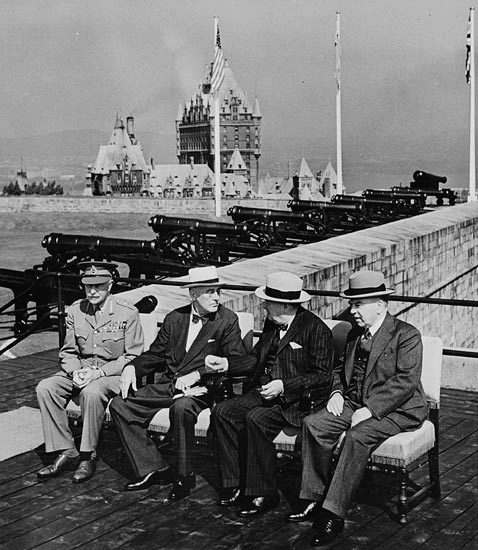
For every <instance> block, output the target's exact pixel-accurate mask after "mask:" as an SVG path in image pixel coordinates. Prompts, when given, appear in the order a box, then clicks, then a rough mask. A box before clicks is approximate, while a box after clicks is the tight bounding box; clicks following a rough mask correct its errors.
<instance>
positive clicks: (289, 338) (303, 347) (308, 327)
mask: <svg viewBox="0 0 478 550" xmlns="http://www.w3.org/2000/svg"><path fill="white" fill-rule="evenodd" d="M275 327H276V326H275V324H274V323H273V322H272V321H269V320H267V319H266V321H265V323H264V329H263V331H262V335H261V337H260V338H259V341H258V342H257V344H256V345H255V346H254V349H253V350H252V352H251V355H250V356H249V357H248V359H247V360H246V361H244V363H243V365H242V369H239V368H237V369H236V371H238V370H242V371H244V372H250V373H251V372H252V380H251V383H250V385H249V387H250V388H252V387H257V386H259V384H260V383H259V380H260V378H261V376H262V375H263V374H264V368H265V366H266V362H267V355H268V351H269V346H270V343H271V340H272V338H273V336H274V333H275V330H276V328H275ZM332 354H333V345H332V333H331V332H330V329H329V328H328V327H327V325H326V324H325V323H324V322H323V321H321V320H320V319H319V318H318V317H317V315H314V314H313V313H311V312H310V311H308V310H306V309H304V308H302V307H299V309H298V310H297V314H296V316H295V317H294V320H293V321H292V324H291V326H290V327H289V330H288V331H287V332H286V333H285V335H284V337H283V338H282V340H281V341H280V344H279V348H278V350H277V354H276V357H275V361H274V364H273V367H272V379H280V380H282V381H283V383H284V395H283V396H282V397H281V403H282V409H283V414H284V417H285V418H286V420H287V422H289V423H290V424H292V425H293V426H299V425H300V424H301V421H302V417H303V416H304V414H305V413H302V412H301V411H300V410H299V404H300V400H301V398H302V396H303V393H304V390H307V389H309V388H312V387H319V388H322V389H323V390H324V401H325V400H326V399H327V396H328V392H329V388H330V380H331V371H332Z"/></svg>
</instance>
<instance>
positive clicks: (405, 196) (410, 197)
mask: <svg viewBox="0 0 478 550" xmlns="http://www.w3.org/2000/svg"><path fill="white" fill-rule="evenodd" d="M398 189H400V188H398ZM362 196H363V197H365V198H369V199H372V200H381V201H391V202H393V203H394V204H395V205H396V206H397V209H398V211H399V212H400V213H401V214H404V215H407V216H414V215H416V214H419V213H420V212H421V211H422V210H423V209H424V208H425V204H426V195H425V194H424V193H422V192H417V191H415V192H413V191H412V190H409V192H408V193H407V192H401V191H397V190H393V189H390V190H386V189H365V190H364V191H363V192H362Z"/></svg>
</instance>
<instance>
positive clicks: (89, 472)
mask: <svg viewBox="0 0 478 550" xmlns="http://www.w3.org/2000/svg"><path fill="white" fill-rule="evenodd" d="M95 471H96V460H94V459H90V460H82V461H81V462H80V464H79V466H78V468H77V469H76V472H75V473H74V474H73V477H72V478H71V481H73V483H83V482H84V481H88V480H89V479H91V478H92V477H93V474H94V473H95Z"/></svg>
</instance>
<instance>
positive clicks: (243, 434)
mask: <svg viewBox="0 0 478 550" xmlns="http://www.w3.org/2000/svg"><path fill="white" fill-rule="evenodd" d="M212 421H213V424H214V428H215V431H216V437H217V445H218V452H219V460H220V463H221V473H222V481H223V487H239V486H242V487H243V488H244V492H245V494H246V495H250V496H260V495H273V494H275V493H277V480H276V456H275V446H274V443H273V441H274V439H275V437H276V436H277V434H279V432H280V431H281V429H282V428H283V427H284V426H286V425H287V421H286V420H285V419H284V415H283V413H282V409H281V407H280V405H279V404H278V403H277V400H272V401H271V402H267V401H266V400H265V399H263V398H262V397H261V396H260V394H259V393H258V392H257V391H256V390H252V391H250V392H248V393H246V394H244V395H241V396H238V397H234V398H232V399H228V400H227V401H223V402H222V403H219V404H218V405H216V406H215V407H214V408H213V410H212ZM244 462H245V464H244ZM244 478H245V479H244Z"/></svg>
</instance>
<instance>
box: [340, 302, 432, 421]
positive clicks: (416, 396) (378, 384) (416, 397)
mask: <svg viewBox="0 0 478 550" xmlns="http://www.w3.org/2000/svg"><path fill="white" fill-rule="evenodd" d="M360 334H361V332H358V331H357V330H353V331H351V333H349V338H348V340H347V344H346V347H345V352H344V355H343V356H342V359H341V360H340V361H339V363H338V365H337V367H336V368H335V369H334V373H333V380H332V392H334V391H337V390H339V391H341V392H342V393H345V392H346V390H347V388H348V386H349V384H350V381H351V377H352V371H353V366H354V357H355V349H356V346H357V343H358V341H359V339H360ZM421 373H422V339H421V336H420V333H419V331H418V330H417V329H416V328H415V327H413V326H412V325H410V324H408V323H405V322H404V321H401V320H399V319H395V318H394V317H392V315H390V314H389V313H387V315H386V316H385V319H384V321H383V324H382V326H381V327H380V328H379V330H378V331H377V333H376V334H375V335H374V337H373V340H372V348H371V350H370V356H369V360H368V365H367V371H366V374H365V379H364V384H363V391H362V394H363V402H364V405H365V406H366V407H367V408H368V409H369V410H370V412H371V413H372V415H373V416H374V417H375V418H378V419H381V418H384V417H388V418H391V419H392V420H394V421H395V422H397V423H398V424H399V425H400V426H401V427H402V428H403V429H408V428H409V427H411V426H416V425H417V424H419V423H421V422H422V421H423V420H424V419H425V418H426V416H427V412H428V405H427V401H426V398H425V394H424V393H423V388H422V385H421V382H420V377H421Z"/></svg>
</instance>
